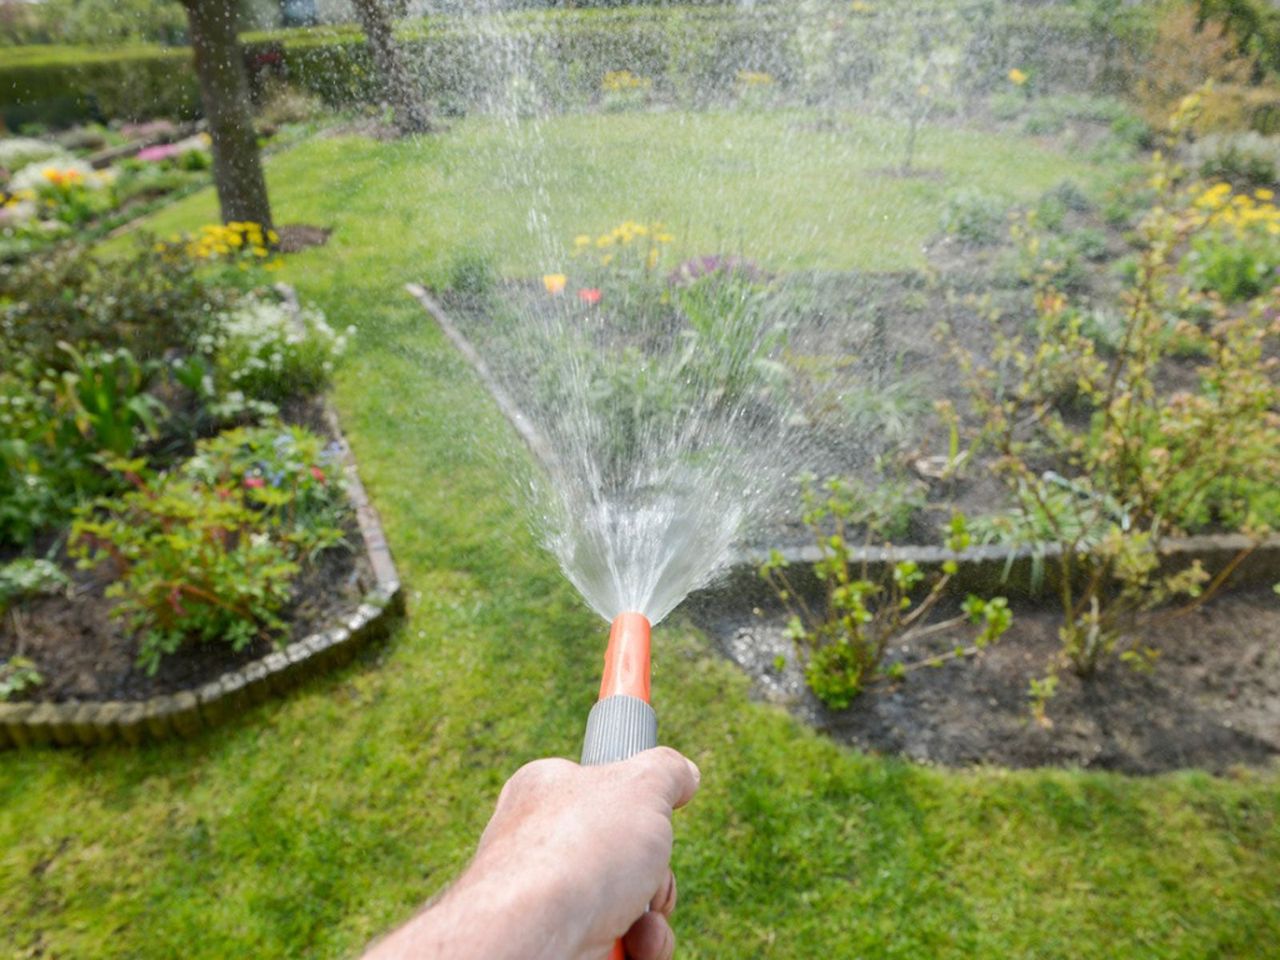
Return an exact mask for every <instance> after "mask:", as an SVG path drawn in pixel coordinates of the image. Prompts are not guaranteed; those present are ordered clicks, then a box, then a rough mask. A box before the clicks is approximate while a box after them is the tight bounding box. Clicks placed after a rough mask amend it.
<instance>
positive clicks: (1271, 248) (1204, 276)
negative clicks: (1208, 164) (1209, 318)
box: [1181, 183, 1280, 303]
mask: <svg viewBox="0 0 1280 960" xmlns="http://www.w3.org/2000/svg"><path fill="white" fill-rule="evenodd" d="M1274 200H1275V194H1274V193H1273V192H1272V191H1270V190H1265V189H1261V188H1259V189H1258V190H1257V191H1255V192H1254V193H1253V194H1252V195H1250V194H1248V193H1234V192H1233V191H1232V190H1231V187H1230V186H1229V185H1228V184H1225V183H1220V184H1217V185H1216V186H1213V187H1210V188H1209V189H1207V190H1204V191H1202V192H1200V193H1199V195H1198V196H1197V197H1196V198H1195V201H1194V206H1193V210H1194V216H1195V217H1197V218H1198V221H1197V223H1196V231H1195V235H1194V236H1192V237H1191V239H1190V247H1191V249H1190V252H1189V253H1188V254H1187V255H1186V257H1184V258H1183V260H1182V264H1181V266H1182V269H1183V270H1184V272H1185V273H1186V274H1187V277H1188V279H1189V280H1190V282H1191V283H1192V284H1193V285H1194V286H1195V287H1196V288H1197V289H1199V290H1212V291H1214V292H1215V293H1217V294H1218V295H1219V296H1221V297H1222V299H1223V300H1225V301H1227V302H1228V303H1237V302H1240V301H1244V300H1251V299H1253V298H1254V297H1257V296H1260V295H1261V294H1263V293H1266V292H1267V291H1269V290H1271V289H1272V288H1273V287H1275V286H1276V285H1277V284H1280V208H1277V207H1276V205H1275V203H1274Z"/></svg>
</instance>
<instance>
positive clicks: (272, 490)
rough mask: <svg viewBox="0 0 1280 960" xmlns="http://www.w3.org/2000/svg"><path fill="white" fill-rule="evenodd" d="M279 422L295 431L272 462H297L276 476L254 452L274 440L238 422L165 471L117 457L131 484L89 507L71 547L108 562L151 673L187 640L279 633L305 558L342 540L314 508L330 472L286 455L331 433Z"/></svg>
mask: <svg viewBox="0 0 1280 960" xmlns="http://www.w3.org/2000/svg"><path fill="white" fill-rule="evenodd" d="M273 429H274V435H275V437H276V438H279V437H281V436H283V437H286V438H287V443H285V444H280V445H279V446H280V449H281V451H284V450H285V449H286V448H287V449H288V452H277V453H276V454H275V455H274V460H273V461H272V462H273V463H275V464H276V465H279V466H283V467H284V468H286V469H287V470H288V475H287V476H285V475H284V471H282V475H281V478H280V482H279V484H275V483H268V482H267V480H268V478H267V477H265V476H262V475H260V474H256V473H253V472H250V471H252V470H254V469H257V468H256V467H254V466H253V465H252V464H253V461H250V460H249V459H248V458H249V457H253V456H256V455H266V454H265V448H266V447H267V446H268V444H270V445H271V446H275V441H274V440H272V441H267V440H266V437H265V436H264V435H262V434H260V433H253V432H250V433H246V432H243V431H241V432H234V433H232V434H231V435H228V436H225V437H218V438H215V439H214V440H211V441H205V442H203V443H201V444H199V445H198V446H197V449H196V456H195V458H194V459H193V460H191V461H189V462H188V463H187V464H186V465H185V466H184V467H183V468H182V469H179V470H176V471H171V472H168V473H160V474H152V473H150V472H149V471H147V470H146V469H145V466H144V464H143V462H142V461H121V462H117V463H116V464H115V467H116V468H117V469H118V470H119V471H120V472H121V473H122V475H124V476H125V477H126V478H128V480H129V482H130V483H131V484H132V485H133V489H132V490H130V491H128V492H127V493H125V494H123V495H122V496H119V497H112V498H99V499H98V500H96V501H94V502H93V503H92V504H91V505H89V506H87V507H84V508H82V509H81V510H80V516H79V518H78V519H77V520H76V522H75V524H74V526H73V528H72V535H71V546H70V548H69V549H70V553H71V555H72V556H73V557H75V558H77V559H78V560H79V561H80V564H81V566H84V567H94V566H97V565H99V564H104V563H105V564H109V565H110V567H111V569H112V572H113V573H114V575H115V577H116V579H115V582H113V583H112V584H111V586H109V587H108V588H107V595H108V596H109V597H112V598H113V599H114V600H115V601H116V602H115V605H114V606H113V608H112V616H114V617H117V618H119V619H121V620H123V621H124V622H125V624H126V625H127V627H128V628H129V629H130V630H131V631H133V632H135V633H136V634H137V635H138V638H139V647H138V662H139V664H140V665H142V666H143V667H145V668H146V669H147V671H148V672H150V673H154V672H155V671H156V669H157V668H158V667H159V664H160V661H161V659H162V658H163V657H164V656H166V655H168V654H171V653H173V652H174V651H176V650H177V649H179V648H180V647H181V646H183V645H184V644H186V643H189V642H222V643H228V644H230V646H231V647H232V649H233V650H240V649H243V648H244V647H245V646H246V645H248V644H249V643H251V642H252V641H254V640H255V639H260V638H261V639H265V638H268V637H270V636H272V635H275V634H278V633H279V632H280V631H281V630H282V628H283V623H282V621H281V619H280V611H281V609H282V608H283V607H284V606H285V604H286V603H287V602H288V600H289V596H290V590H291V584H292V581H293V579H294V577H295V576H296V575H297V574H298V572H299V571H300V569H301V562H302V561H304V560H305V559H306V558H307V557H309V556H314V554H315V553H316V552H318V551H319V550H323V549H325V548H327V547H331V546H334V545H336V544H338V543H340V542H342V533H341V531H340V530H338V529H336V528H335V527H331V526H328V525H326V524H324V523H323V522H322V521H321V520H320V519H319V516H320V515H319V514H317V513H314V512H310V511H308V510H307V509H306V507H305V504H306V502H307V501H308V500H315V499H316V497H317V496H321V497H323V498H324V499H326V500H328V495H327V494H317V491H318V490H320V489H321V488H323V487H325V486H327V485H328V484H329V483H331V482H332V479H331V476H330V473H328V472H326V468H325V467H324V466H321V465H320V464H319V463H311V464H309V465H307V467H306V468H305V469H302V468H298V469H294V468H293V465H294V463H295V461H294V460H293V459H289V458H290V457H291V456H293V454H296V453H298V452H303V451H304V450H305V452H310V451H311V450H313V449H315V448H318V446H319V445H320V444H321V442H322V441H320V440H319V438H314V437H311V436H309V435H306V434H304V433H302V432H300V431H283V432H282V431H280V430H279V428H273ZM312 468H314V469H315V471H316V473H315V474H313V473H312V472H311V470H312ZM317 474H318V475H317ZM320 477H323V478H324V480H323V481H322V480H321V479H320ZM237 481H238V482H237ZM332 512H333V511H332V510H330V511H328V513H329V514H330V515H332Z"/></svg>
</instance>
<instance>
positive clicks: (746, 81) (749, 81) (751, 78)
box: [738, 70, 773, 87]
mask: <svg viewBox="0 0 1280 960" xmlns="http://www.w3.org/2000/svg"><path fill="white" fill-rule="evenodd" d="M738 82H739V83H740V84H742V85H743V86H744V87H767V86H769V85H770V84H772V83H773V74H771V73H764V72H762V71H758V70H739V71H738Z"/></svg>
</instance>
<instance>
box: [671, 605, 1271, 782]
mask: <svg viewBox="0 0 1280 960" xmlns="http://www.w3.org/2000/svg"><path fill="white" fill-rule="evenodd" d="M720 609H721V610H723V609H725V605H724V604H723V603H721V604H720ZM741 609H743V610H746V608H745V607H743V608H741ZM693 615H694V618H695V619H696V620H698V621H699V622H700V623H701V624H702V625H703V626H704V628H706V629H707V630H708V632H709V633H710V634H711V635H712V636H713V637H714V639H715V640H716V642H717V644H718V645H719V647H720V649H721V650H722V651H723V652H724V654H725V655H726V656H728V657H729V658H730V659H731V660H733V661H734V662H736V663H737V664H738V665H739V666H741V667H742V668H743V669H744V670H746V671H747V672H748V673H749V674H750V675H751V677H752V679H753V682H754V687H755V691H756V693H757V695H758V696H759V697H760V698H761V699H764V700H769V701H772V702H776V703H780V704H783V705H785V706H786V707H787V708H788V709H789V710H791V711H792V712H793V713H795V714H796V715H797V716H799V717H801V718H802V719H804V720H805V721H806V722H808V723H811V724H813V725H814V726H815V727H817V728H818V729H819V730H822V731H823V732H825V733H827V734H829V735H830V736H831V737H833V738H835V739H837V740H840V741H842V742H844V743H848V744H850V745H852V746H855V747H857V748H859V749H861V750H866V751H871V752H875V753H883V754H894V755H901V756H904V757H908V758H910V759H912V760H915V761H917V762H923V763H931V764H938V765H941V766H948V767H963V766H971V765H975V764H997V765H1000V766H1008V767H1035V766H1044V765H1055V766H1074V767H1084V768H1094V769H1106V770H1117V771H1123V772H1126V773H1135V774H1154V773H1159V772H1162V771H1167V770H1175V769H1181V768H1198V769H1204V770H1209V771H1213V772H1215V773H1224V772H1227V771H1229V770H1230V769H1231V768H1232V767H1235V766H1238V765H1246V766H1252V765H1264V764H1267V763H1270V762H1273V761H1274V760H1275V759H1276V758H1277V757H1280V602H1278V601H1277V599H1276V596H1275V594H1274V593H1273V592H1272V591H1271V590H1270V589H1269V588H1260V589H1255V590H1249V591H1241V592H1239V593H1235V594H1231V595H1227V596H1223V597H1220V598H1218V599H1217V600H1215V601H1214V602H1212V603H1210V604H1207V605H1206V606H1205V607H1203V608H1201V609H1200V610H1197V611H1196V612H1194V613H1191V614H1189V615H1187V616H1184V617H1182V618H1180V619H1176V620H1173V621H1171V622H1169V623H1167V624H1165V625H1162V626H1161V627H1160V628H1159V630H1158V631H1148V632H1149V634H1150V637H1149V642H1158V644H1159V648H1160V655H1159V657H1158V658H1157V660H1156V662H1155V665H1154V667H1153V668H1151V669H1150V670H1149V671H1138V670H1135V669H1134V668H1132V667H1129V666H1126V665H1124V664H1120V663H1116V664H1113V665H1110V666H1108V667H1107V668H1105V669H1104V670H1103V671H1101V672H1100V673H1099V674H1098V675H1096V676H1094V677H1092V678H1091V679H1088V680H1082V679H1080V678H1078V677H1076V676H1074V675H1073V674H1071V673H1070V672H1067V671H1062V672H1061V673H1060V680H1059V684H1058V689H1057V693H1056V695H1055V696H1054V697H1053V698H1052V699H1051V700H1050V701H1049V703H1048V707H1047V718H1048V724H1047V725H1042V724H1040V723H1038V722H1037V721H1036V720H1035V719H1034V718H1033V716H1032V712H1031V709H1030V700H1029V699H1028V687H1029V684H1030V681H1031V680H1032V679H1033V678H1039V677H1043V676H1045V675H1046V673H1048V671H1049V669H1050V667H1051V664H1052V662H1053V659H1054V657H1055V655H1056V654H1057V651H1058V640H1057V627H1058V624H1059V623H1060V622H1061V614H1060V613H1058V612H1056V611H1053V610H1050V609H1042V610H1030V611H1024V610H1022V609H1020V610H1019V611H1018V612H1017V613H1016V614H1015V622H1014V626H1013V627H1012V628H1011V629H1010V631H1009V633H1008V634H1007V635H1006V636H1005V637H1004V638H1003V639H1002V640H1001V641H1000V642H999V643H998V644H996V645H995V646H992V647H989V648H988V649H987V650H986V651H984V652H983V653H981V654H980V655H978V656H977V657H976V658H974V659H971V660H967V661H961V660H956V661H951V662H949V663H947V664H946V665H944V666H941V667H924V668H921V669H917V670H912V671H911V672H909V673H908V674H907V676H906V678H905V679H903V680H901V681H897V682H890V681H881V682H879V683H877V684H875V685H873V686H872V687H871V688H869V689H868V690H866V691H865V692H864V693H863V694H862V695H861V696H860V697H859V698H858V699H857V700H856V701H855V702H854V704H853V706H852V707H850V708H849V709H848V710H843V711H834V710H829V709H827V708H826V707H824V706H823V705H822V704H821V703H819V702H818V700H817V698H816V697H814V696H813V695H812V694H811V693H809V691H808V690H807V689H805V687H804V683H803V679H802V676H801V673H800V670H799V667H798V666H797V663H796V658H795V653H794V648H793V646H792V643H791V641H790V640H788V639H786V637H785V636H784V635H783V627H784V618H783V617H782V616H781V615H780V614H779V613H778V612H776V611H759V610H757V611H755V612H750V611H747V612H745V614H744V615H737V616H735V615H725V614H723V613H722V614H719V615H717V614H715V613H714V612H711V611H710V610H709V609H702V610H700V611H699V610H697V609H695V611H694V614H693ZM966 641H967V637H966V635H965V634H963V633H962V632H956V633H951V634H938V635H935V636H933V637H930V638H928V639H927V640H925V641H922V642H921V643H920V644H919V645H918V646H913V647H912V649H909V650H903V649H901V648H899V647H895V648H894V649H893V650H892V652H891V655H890V658H891V659H892V660H894V661H900V662H902V663H903V664H904V665H907V666H908V668H910V665H911V664H913V663H919V662H920V661H921V660H922V659H924V658H926V657H927V656H929V655H930V654H936V653H940V652H943V651H946V650H948V649H950V648H952V647H953V646H955V645H956V644H957V643H963V642H966ZM779 657H781V658H782V660H783V661H785V664H784V665H783V666H782V667H781V669H779V666H778V664H779V663H780V662H782V661H779V660H778V658H779Z"/></svg>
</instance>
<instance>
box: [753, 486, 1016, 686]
mask: <svg viewBox="0 0 1280 960" xmlns="http://www.w3.org/2000/svg"><path fill="white" fill-rule="evenodd" d="M805 503H806V510H805V514H804V522H805V525H806V526H807V527H809V529H810V531H812V533H813V534H814V537H815V539H816V542H817V545H818V549H819V550H820V551H821V559H819V560H818V561H817V563H815V564H814V575H815V576H816V577H817V578H818V579H819V580H820V581H822V583H823V585H824V587H825V590H826V598H825V603H824V605H823V606H822V607H821V608H818V607H813V606H810V605H809V604H808V603H807V602H806V600H805V598H804V597H803V596H802V595H801V594H800V593H798V592H797V591H796V590H795V589H794V588H793V587H792V585H791V582H790V581H789V579H788V578H787V575H786V572H785V570H786V567H787V562H786V560H785V559H784V558H783V556H782V554H780V553H779V552H778V551H776V550H775V551H774V552H773V554H772V555H771V556H770V558H769V560H768V561H767V562H765V563H764V564H763V565H762V567H761V575H762V576H763V577H764V578H765V579H766V580H768V581H769V583H770V584H771V585H772V586H773V587H774V589H775V590H776V591H777V593H778V596H779V599H781V600H782V602H783V603H784V605H785V606H786V608H787V610H788V612H789V613H790V615H791V616H790V621H789V623H788V627H787V633H788V636H790V637H791V639H792V640H793V641H795V643H796V645H797V649H798V650H799V652H800V656H801V657H802V660H803V662H804V664H805V681H806V683H807V684H808V685H809V688H810V689H811V690H812V691H813V692H814V694H815V695H816V696H817V697H818V699H820V700H821V701H822V702H823V703H825V704H826V705H827V706H829V707H832V708H833V709H837V710H843V709H845V708H847V707H848V706H849V705H850V704H851V703H852V702H853V700H854V698H855V697H857V695H858V694H859V693H861V692H862V690H863V689H865V687H866V686H867V684H869V683H871V682H873V681H874V680H876V679H877V678H878V677H879V676H880V675H881V674H882V672H883V667H884V660H885V655H886V653H887V652H888V649H889V645H890V644H891V643H894V642H901V643H908V642H910V641H912V640H914V639H922V638H923V637H925V636H927V635H929V634H932V633H937V632H940V631H942V630H944V629H949V628H952V627H957V626H959V625H961V624H962V623H964V622H966V621H968V622H969V623H971V624H972V625H974V626H975V627H977V633H976V635H975V637H974V642H973V645H972V646H970V647H960V648H957V649H955V650H953V651H952V652H951V653H949V654H943V655H941V656H939V657H932V658H929V659H928V660H926V661H922V662H921V664H920V665H923V664H925V663H928V664H937V663H941V662H943V661H944V660H947V659H951V658H953V657H960V656H969V655H972V654H974V653H976V652H977V651H979V650H981V649H982V648H983V647H985V646H986V645H987V644H988V643H990V642H992V641H994V640H995V639H997V638H998V637H999V636H1000V635H1001V634H1002V633H1004V631H1005V630H1006V629H1008V626H1009V623H1010V621H1011V614H1010V612H1009V606H1008V602H1007V601H1006V600H1005V599H1004V598H1003V597H996V598H994V599H992V600H982V599H980V598H979V597H976V596H972V595H971V596H970V597H969V598H968V599H967V600H966V601H965V603H964V608H963V613H962V614H961V615H959V616H956V617H953V618H950V619H948V620H945V621H943V622H941V623H936V624H932V625H929V626H926V625H925V618H926V617H927V615H928V614H929V612H930V611H931V610H932V609H933V608H934V607H935V606H936V605H937V604H938V602H939V601H940V600H941V599H942V597H943V595H944V592H945V590H946V587H947V584H948V583H949V582H950V580H951V577H952V576H953V575H954V574H955V572H956V569H957V567H956V563H955V561H954V560H949V561H947V562H946V563H945V564H944V565H943V569H942V571H941V572H940V573H938V574H936V575H934V576H933V577H931V578H929V577H926V575H925V573H924V572H923V571H922V570H921V569H920V568H919V566H918V565H917V564H915V563H914V562H912V561H899V562H897V563H888V564H886V565H885V567H884V572H883V573H880V574H877V575H874V576H873V575H872V573H871V570H870V565H869V564H868V562H867V561H866V560H865V559H864V560H862V561H861V562H858V561H857V560H855V559H854V555H853V548H852V547H851V545H850V535H851V533H852V529H851V528H853V527H864V528H866V529H867V531H868V535H867V538H868V541H871V540H876V541H877V542H878V541H879V534H880V533H881V532H882V531H883V528H884V524H885V522H886V520H888V516H887V515H886V514H884V513H883V512H882V511H881V508H880V506H879V505H877V504H876V503H875V502H874V501H873V500H870V499H868V498H867V496H866V493H865V491H859V490H857V489H856V488H855V487H852V486H850V485H848V484H846V483H844V482H842V481H840V480H830V481H828V482H827V483H826V485H825V494H824V495H823V496H818V495H816V494H815V493H814V491H813V490H812V488H809V489H806V491H805ZM968 544H969V534H968V532H967V529H966V526H965V521H964V518H963V517H962V516H961V515H959V514H956V515H955V516H953V518H952V521H951V525H950V530H949V535H948V537H947V546H948V548H949V549H951V550H953V551H957V552H958V551H960V550H963V549H964V548H965V547H966V546H968ZM922 588H923V590H924V595H923V597H922V598H921V599H920V600H919V601H916V600H913V598H912V597H913V594H916V593H918V591H919V590H920V589H922ZM889 672H890V675H892V676H901V675H903V674H904V673H905V669H904V668H903V667H901V665H898V666H897V667H896V669H895V668H891V669H890V671H889Z"/></svg>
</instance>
